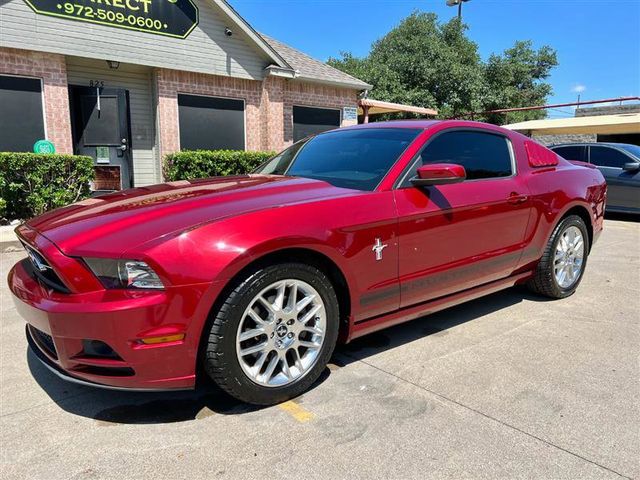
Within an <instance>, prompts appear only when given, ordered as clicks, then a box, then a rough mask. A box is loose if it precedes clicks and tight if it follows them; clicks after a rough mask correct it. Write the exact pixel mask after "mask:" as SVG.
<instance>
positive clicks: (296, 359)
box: [291, 348, 304, 374]
mask: <svg viewBox="0 0 640 480" xmlns="http://www.w3.org/2000/svg"><path fill="white" fill-rule="evenodd" d="M291 352H292V353H291V355H292V356H293V364H294V365H295V367H296V368H297V369H298V372H299V374H300V373H302V372H303V371H304V367H303V366H302V361H301V360H300V353H299V352H298V350H297V349H295V348H292V349H291Z"/></svg>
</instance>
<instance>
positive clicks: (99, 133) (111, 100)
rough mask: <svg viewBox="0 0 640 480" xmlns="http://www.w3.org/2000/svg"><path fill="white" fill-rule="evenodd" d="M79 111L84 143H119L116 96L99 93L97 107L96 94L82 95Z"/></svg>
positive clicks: (118, 115) (118, 116)
mask: <svg viewBox="0 0 640 480" xmlns="http://www.w3.org/2000/svg"><path fill="white" fill-rule="evenodd" d="M80 112H81V115H82V125H83V133H84V144H85V145H120V131H119V129H118V125H119V124H120V113H119V111H118V97H116V96H114V95H100V109H98V97H97V96H95V95H82V96H81V97H80Z"/></svg>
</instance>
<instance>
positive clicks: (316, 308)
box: [300, 304, 322, 325]
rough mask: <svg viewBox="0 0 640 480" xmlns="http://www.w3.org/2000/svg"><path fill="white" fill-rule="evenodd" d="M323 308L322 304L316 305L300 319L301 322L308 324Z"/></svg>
mask: <svg viewBox="0 0 640 480" xmlns="http://www.w3.org/2000/svg"><path fill="white" fill-rule="evenodd" d="M321 308H322V305H321V304H318V305H315V306H314V307H313V308H312V309H311V310H309V311H308V312H307V313H305V314H304V317H302V318H301V319H300V323H302V324H303V325H306V324H307V322H308V321H309V320H311V319H312V318H313V317H314V316H315V315H316V314H317V313H318V312H319V311H320V309H321Z"/></svg>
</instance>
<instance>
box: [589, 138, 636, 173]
mask: <svg viewBox="0 0 640 480" xmlns="http://www.w3.org/2000/svg"><path fill="white" fill-rule="evenodd" d="M593 147H596V148H604V149H610V150H615V151H616V152H618V153H621V154H622V155H623V156H625V157H627V160H628V162H625V163H629V162H635V159H634V158H633V157H632V156H631V155H629V153H627V152H625V151H624V150H623V149H621V148H618V147H614V146H612V145H598V144H597V143H594V144H593V145H587V148H588V152H587V159H588V160H589V161H588V162H587V163H589V164H590V165H593V166H595V167H597V168H615V169H616V170H623V169H624V168H623V167H624V164H622V165H623V166H622V167H612V166H610V165H597V164H595V163H593V162H592V161H591V149H592V148H593Z"/></svg>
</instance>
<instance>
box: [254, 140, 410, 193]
mask: <svg viewBox="0 0 640 480" xmlns="http://www.w3.org/2000/svg"><path fill="white" fill-rule="evenodd" d="M420 131H421V130H420V129H407V128H363V129H353V130H336V131H332V132H327V133H322V134H320V135H318V136H315V137H311V138H307V139H304V140H301V141H299V142H298V143H295V144H294V145H292V146H291V147H289V148H287V149H286V150H285V151H283V152H282V153H280V154H279V155H277V156H275V157H274V158H272V159H271V160H269V161H268V162H266V163H265V164H264V165H262V166H261V167H259V168H258V169H257V170H256V171H255V173H262V174H272V175H287V176H298V177H306V178H314V179H317V180H324V181H325V182H328V183H331V184H332V185H335V186H337V187H343V188H353V189H357V190H373V189H375V188H376V186H377V185H378V184H379V183H380V181H381V180H382V179H383V177H384V176H385V175H386V174H387V172H388V171H389V169H390V168H391V166H392V165H393V164H394V163H395V162H396V160H397V159H398V157H399V156H400V154H402V152H404V150H405V149H406V148H407V146H409V144H410V143H411V142H412V141H413V140H414V139H415V138H416V136H417V135H418V134H419V133H420Z"/></svg>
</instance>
